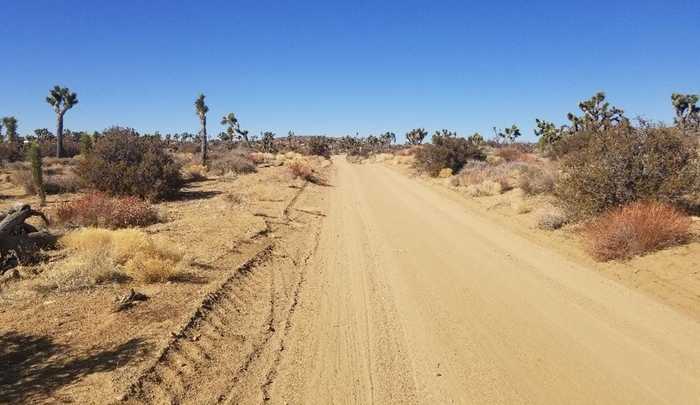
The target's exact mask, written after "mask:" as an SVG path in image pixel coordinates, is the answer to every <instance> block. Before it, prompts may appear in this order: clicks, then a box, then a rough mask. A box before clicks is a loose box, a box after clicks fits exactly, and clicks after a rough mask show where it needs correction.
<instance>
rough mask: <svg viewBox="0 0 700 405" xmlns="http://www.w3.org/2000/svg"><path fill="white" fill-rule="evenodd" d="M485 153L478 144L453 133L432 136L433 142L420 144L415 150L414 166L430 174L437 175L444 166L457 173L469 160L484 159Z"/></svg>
mask: <svg viewBox="0 0 700 405" xmlns="http://www.w3.org/2000/svg"><path fill="white" fill-rule="evenodd" d="M485 159H486V155H484V153H483V152H482V150H481V148H480V147H479V146H478V145H475V144H473V143H472V142H470V141H468V140H467V139H465V138H458V137H457V136H456V135H455V134H438V133H436V134H435V135H434V136H433V143H432V144H427V145H422V146H421V148H420V149H418V151H417V152H416V160H415V163H414V166H415V167H416V169H418V170H419V171H422V172H425V173H427V174H429V175H430V176H433V177H435V176H437V175H438V174H439V173H440V170H442V169H444V168H450V169H452V172H453V173H457V172H458V171H460V170H461V169H462V167H463V166H464V165H465V164H466V163H467V162H468V161H469V160H485Z"/></svg>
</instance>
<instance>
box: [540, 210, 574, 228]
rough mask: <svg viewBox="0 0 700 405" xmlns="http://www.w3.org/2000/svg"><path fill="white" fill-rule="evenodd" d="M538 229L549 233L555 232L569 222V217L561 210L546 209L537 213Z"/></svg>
mask: <svg viewBox="0 0 700 405" xmlns="http://www.w3.org/2000/svg"><path fill="white" fill-rule="evenodd" d="M536 221H537V227H538V228H540V229H544V230H547V231H554V230H557V229H559V228H561V227H562V226H564V225H566V223H567V222H569V217H568V216H567V215H566V213H565V212H564V211H563V210H562V209H560V208H553V207H550V208H545V209H542V210H540V211H539V212H538V213H537V218H536Z"/></svg>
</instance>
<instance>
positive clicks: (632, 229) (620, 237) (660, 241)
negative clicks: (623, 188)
mask: <svg viewBox="0 0 700 405" xmlns="http://www.w3.org/2000/svg"><path fill="white" fill-rule="evenodd" d="M690 223H691V220H690V218H689V217H688V216H687V215H685V214H683V213H682V212H681V211H679V210H677V209H676V208H674V207H672V206H671V205H668V204H663V203H659V202H653V201H647V202H634V203H631V204H628V205H625V206H621V207H618V208H615V209H613V210H610V211H608V212H607V213H604V214H602V215H601V216H599V217H597V218H596V219H594V220H592V221H590V222H589V223H588V224H587V225H586V226H585V228H584V235H585V239H586V243H587V248H588V251H589V253H590V254H591V255H592V256H593V257H594V258H595V259H596V260H599V261H608V260H613V259H629V258H631V257H632V256H636V255H642V254H645V253H649V252H653V251H656V250H660V249H663V248H666V247H669V246H674V245H678V244H682V243H684V242H686V241H687V240H688V239H689V238H690Z"/></svg>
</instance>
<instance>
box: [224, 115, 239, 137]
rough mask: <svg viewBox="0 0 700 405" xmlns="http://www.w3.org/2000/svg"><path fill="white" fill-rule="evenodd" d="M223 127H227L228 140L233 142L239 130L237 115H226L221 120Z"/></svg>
mask: <svg viewBox="0 0 700 405" xmlns="http://www.w3.org/2000/svg"><path fill="white" fill-rule="evenodd" d="M221 125H225V126H226V135H227V139H228V140H229V142H233V141H234V139H236V136H237V135H236V131H237V130H238V129H239V127H238V118H236V114H234V113H228V114H226V115H224V116H223V117H222V118H221Z"/></svg>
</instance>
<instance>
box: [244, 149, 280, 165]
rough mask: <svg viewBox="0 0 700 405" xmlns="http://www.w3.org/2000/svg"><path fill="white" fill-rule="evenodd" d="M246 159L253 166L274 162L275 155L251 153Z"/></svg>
mask: <svg viewBox="0 0 700 405" xmlns="http://www.w3.org/2000/svg"><path fill="white" fill-rule="evenodd" d="M248 158H249V159H250V160H251V161H252V162H253V163H255V164H261V163H269V162H272V161H273V160H275V155H274V154H272V153H268V152H251V153H250V154H248Z"/></svg>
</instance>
